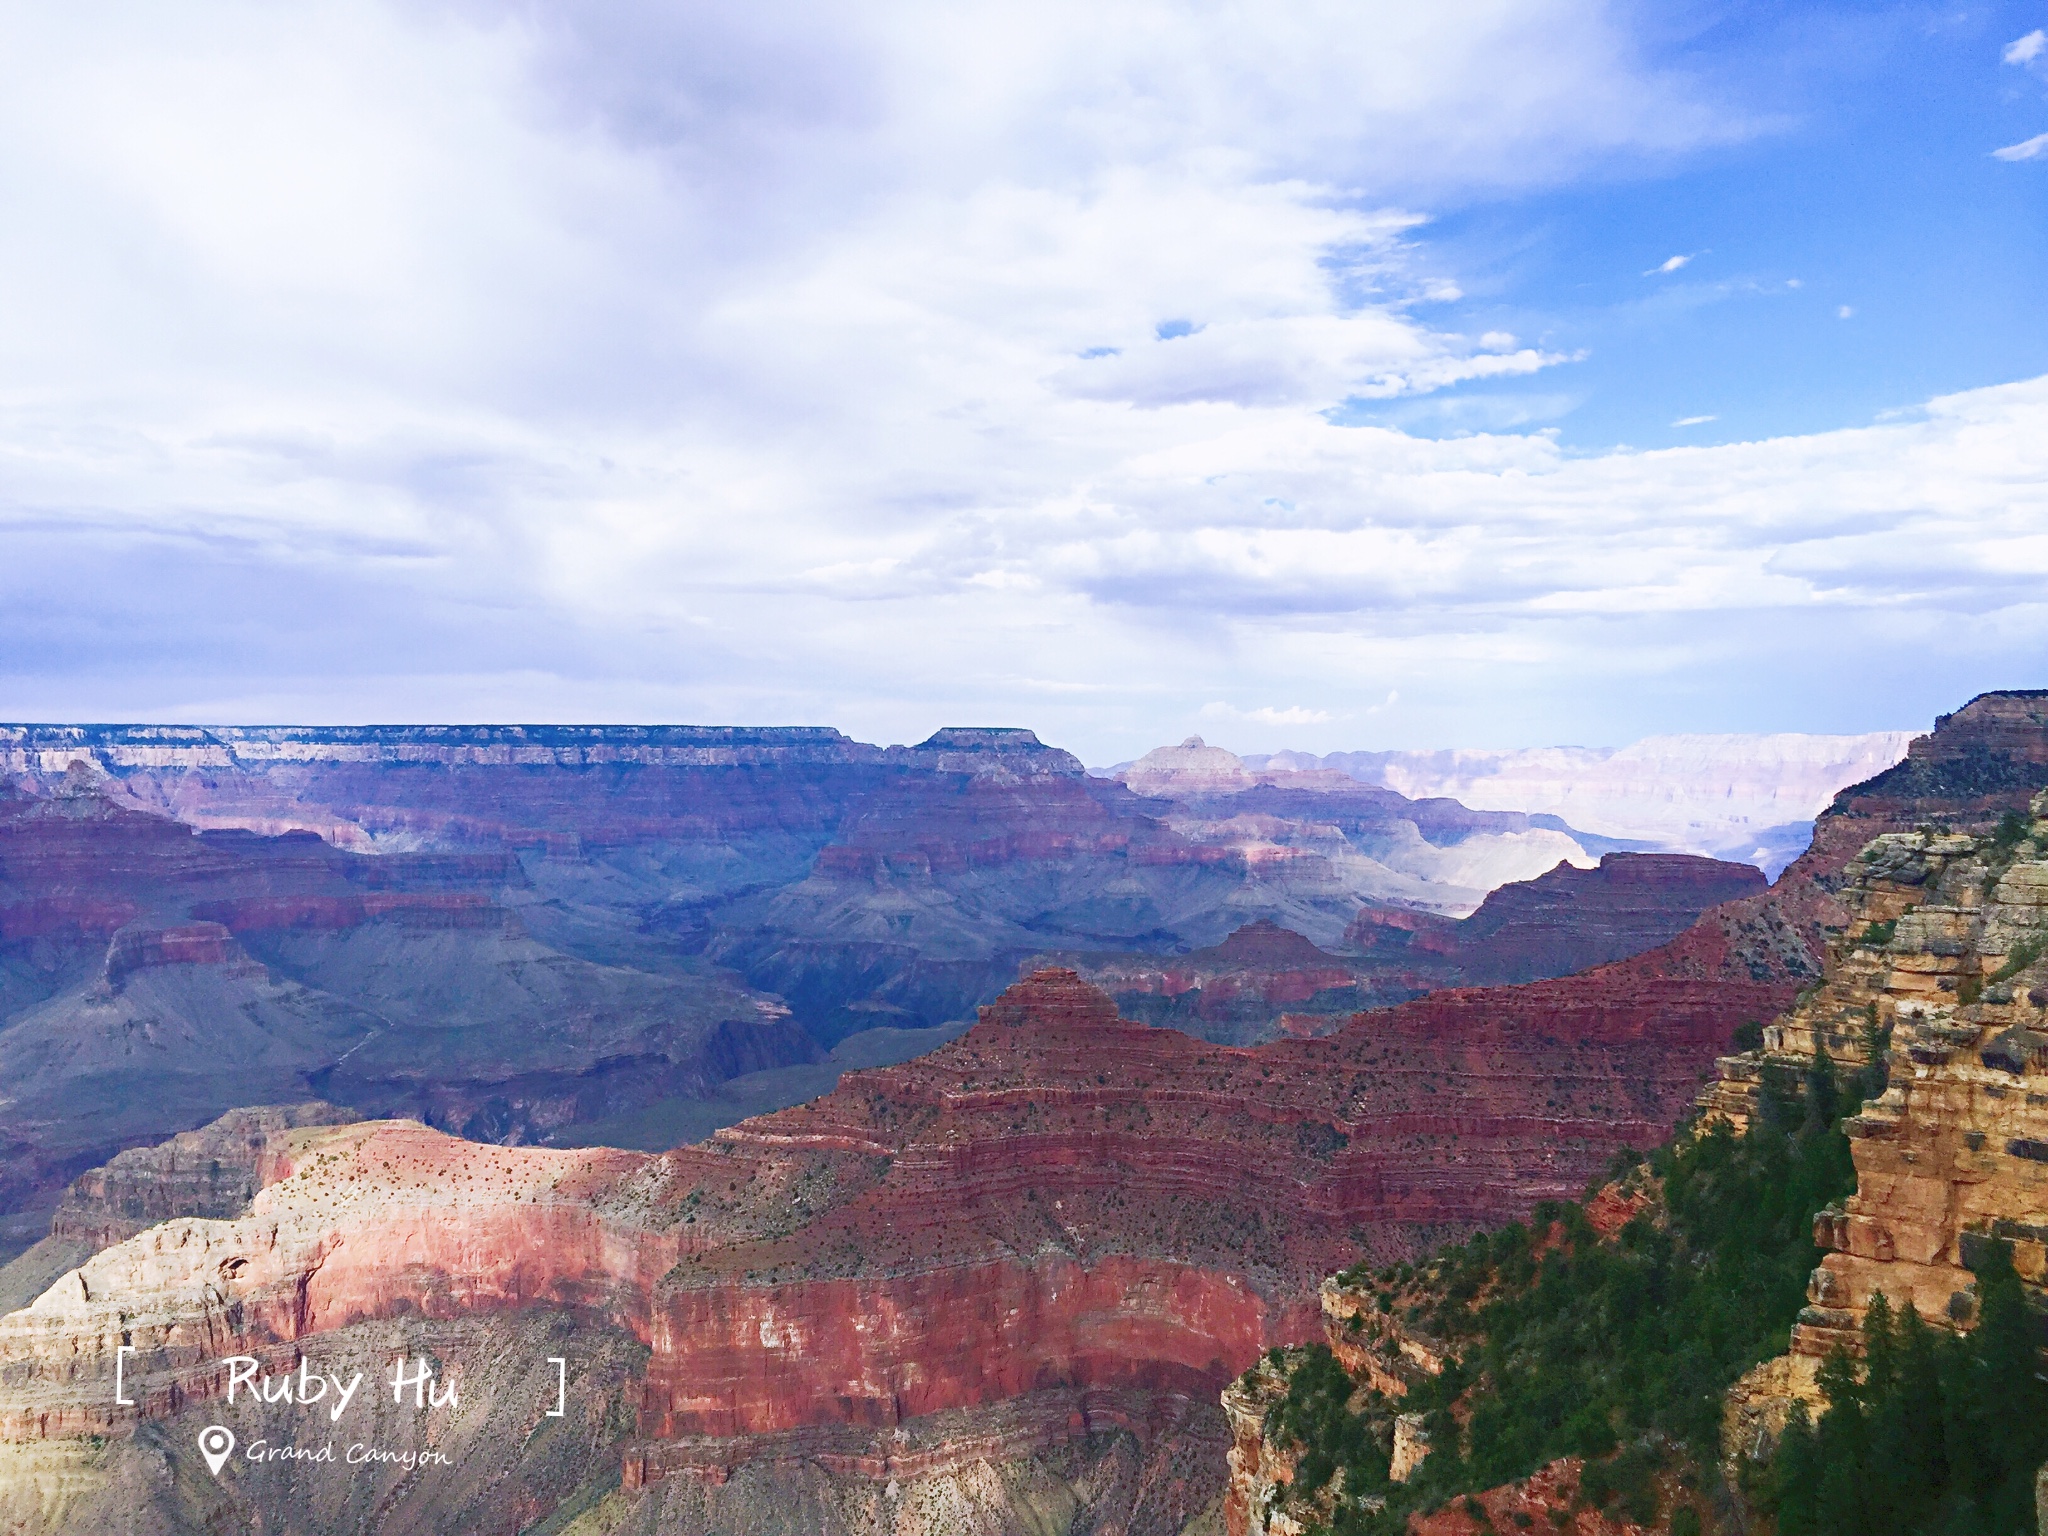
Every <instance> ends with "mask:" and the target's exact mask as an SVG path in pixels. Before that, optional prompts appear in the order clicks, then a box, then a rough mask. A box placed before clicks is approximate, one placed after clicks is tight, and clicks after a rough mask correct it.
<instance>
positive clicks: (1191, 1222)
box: [4, 971, 1757, 1475]
mask: <svg viewBox="0 0 2048 1536" xmlns="http://www.w3.org/2000/svg"><path fill="white" fill-rule="evenodd" d="M1596 974H1597V973H1596ZM1660 982H1661V983H1662V984H1661V985H1660ZM1749 985H1751V986H1755V985H1757V984H1754V983H1751V984H1749ZM1547 986H1548V988H1549V990H1548V991H1547V992H1544V993H1542V994H1541V995H1540V996H1536V995H1534V994H1537V992H1538V989H1533V988H1522V989H1515V990H1512V991H1501V992H1494V993H1485V992H1472V993H1465V994H1456V995H1453V996H1452V997H1450V998H1448V999H1446V1000H1442V1001H1438V1000H1434V999H1432V1000H1429V1005H1409V1006H1407V1007H1405V1008H1401V1009H1395V1010H1391V1011H1388V1012H1385V1013H1380V1014H1367V1015H1362V1016H1360V1018H1359V1019H1358V1020H1356V1021H1355V1022H1354V1023H1353V1024H1352V1025H1351V1026H1350V1027H1349V1028H1347V1029H1346V1030H1345V1031H1343V1032H1342V1033H1341V1034H1340V1035H1337V1036H1334V1037H1331V1038H1327V1039H1320V1040H1307V1041H1298V1042H1285V1043H1279V1044H1275V1045H1271V1046H1267V1047H1264V1048H1261V1049H1258V1050H1235V1049H1230V1048H1226V1047H1219V1046H1213V1045H1208V1044H1205V1043H1204V1042H1201V1041H1198V1040H1194V1039H1191V1038H1190V1037H1188V1036H1185V1035H1182V1034H1179V1033H1177V1032H1174V1031H1168V1030H1155V1029H1149V1028H1146V1027H1144V1026H1141V1025H1135V1024H1131V1023H1129V1022H1128V1021H1125V1020H1122V1019H1120V1018H1119V1017H1118V1016H1117V1015H1116V1012H1115V1010H1114V1008H1113V1007H1112V1006H1111V1004H1110V1003H1109V1001H1108V999H1107V998H1105V997H1104V996H1103V995H1102V994H1101V993H1099V992H1097V991H1095V990H1094V989H1092V988H1090V987H1088V986H1086V985H1085V984H1083V983H1081V982H1080V981H1079V980H1078V978H1076V977H1075V976H1074V975H1073V974H1072V973H1071V972H1056V971H1055V972H1044V973H1040V974H1039V975H1038V976H1035V977H1034V978H1032V979H1031V980H1030V981H1029V982H1026V983H1020V984H1019V985H1018V986H1016V987H1014V988H1012V989H1011V990H1010V991H1009V992H1008V993H1006V994H1005V995H1004V997H1003V998H1002V999H1001V1000H1000V1001H999V1002H998V1003H996V1004H994V1005H992V1006H990V1007H989V1008H988V1009H986V1010H984V1014H983V1018H982V1021H981V1022H980V1023H979V1024H978V1025H977V1026H976V1027H975V1028H974V1029H973V1030H972V1031H970V1032H969V1033H968V1034H967V1035H965V1036H963V1037H962V1038H961V1039H959V1040H958V1041H956V1042H954V1043H953V1044H952V1045H950V1046H947V1047H945V1048H943V1049H942V1050H940V1051H938V1052H935V1053H934V1054H933V1055H931V1056H929V1057H925V1058H922V1059H920V1060H919V1061H916V1062H912V1063H907V1064H905V1065H903V1066H898V1067H890V1068H882V1069H878V1070H875V1071H869V1072H859V1073H850V1074H848V1075H847V1076H846V1077H845V1078H844V1079H843V1080H842V1083H841V1086H840V1088H839V1089H838V1091H836V1092H835V1093H833V1094H831V1095H828V1096H827V1097H825V1098H824V1099H821V1100H818V1101H816V1102H814V1103H812V1104H809V1105H805V1106H802V1107H800V1108H797V1109H792V1110H785V1111H782V1112H780V1113H778V1114H775V1115H770V1116H765V1117H762V1118H760V1119H757V1120H754V1121H750V1122H747V1123H746V1124H745V1125H744V1126H742V1127H737V1128H735V1129H733V1130H731V1131H726V1132H721V1133H719V1135H718V1136H717V1137H715V1138H714V1140H713V1141H712V1142H710V1143H708V1144H705V1145H703V1146H700V1147H694V1148H680V1149H678V1150H676V1151H674V1152H671V1153H668V1154H664V1155H662V1156H660V1157H647V1156H642V1155H638V1154H627V1153H609V1152H591V1153H574V1154H571V1153H551V1152H541V1151H531V1150H527V1151H513V1150H505V1149H493V1148H485V1147H477V1146H474V1145H471V1144H467V1143H463V1142H458V1141H454V1140H452V1139H450V1138H446V1137H443V1136H440V1135H438V1134H436V1133H433V1132H430V1131H427V1130H425V1129H423V1128H420V1127H409V1126H405V1125H394V1124H382V1123H377V1124H368V1125H352V1126H344V1127H340V1128H326V1127H320V1128H313V1129H309V1130H303V1131H295V1132H292V1133H291V1136H292V1138H293V1139H292V1146H293V1149H294V1150H293V1151H292V1154H291V1156H290V1157H289V1158H288V1159H279V1160H277V1161H275V1163H274V1165H272V1171H273V1172H276V1173H279V1174H281V1175H282V1176H281V1177H280V1179H279V1181H278V1182H276V1183H274V1184H272V1185H271V1186H270V1187H269V1188H267V1189H265V1190H264V1191H263V1192H262V1193H261V1194H259V1195H258V1196H257V1197H256V1198H255V1201H254V1202H253V1205H252V1207H251V1210H250V1213H249V1215H248V1216H246V1217H243V1218H241V1219H239V1220H237V1221H233V1222H220V1221H204V1220H190V1219H181V1220H178V1221H173V1222H169V1223H167V1224H165V1225H163V1226H159V1227H156V1228H153V1229H151V1230H150V1231H149V1232H146V1233H144V1234H142V1235H141V1236H139V1237H136V1238H134V1239H131V1240H130V1241H128V1242H127V1243H124V1244H122V1245H120V1246H118V1247H116V1248H113V1249H110V1250H108V1251H107V1252H106V1253H103V1254H101V1255H100V1256H99V1257H98V1258H97V1259H95V1260H93V1261H92V1262H91V1263H89V1264H88V1265H87V1266H86V1267H85V1269H84V1270H83V1271H81V1273H80V1278H79V1279H78V1280H77V1281H76V1282H70V1281H67V1282H63V1283H60V1284H59V1285H58V1286H57V1287H56V1288H55V1289H54V1290H53V1291H52V1292H51V1293H50V1294H49V1295H48V1296H46V1297H44V1298H43V1300H42V1301H40V1302H39V1303H38V1304H37V1306H36V1308H35V1309H33V1310H32V1311H31V1312H28V1313H23V1314H17V1316H16V1317H15V1318H14V1319H11V1320H10V1321H9V1323H8V1325H7V1331H6V1332H5V1334H4V1350H5V1352H6V1353H7V1355H8V1358H9V1359H10V1360H11V1361H13V1362H14V1364H12V1365H9V1366H7V1367H6V1368H8V1369H11V1370H24V1369H25V1370H26V1371H27V1373H28V1375H29V1376H30V1377H32V1378H33V1380H34V1382H35V1384H36V1388H37V1390H36V1391H35V1392H33V1393H31V1394H30V1402H29V1405H28V1406H26V1407H25V1408H24V1409H23V1410H22V1412H21V1413H20V1414H18V1415H17V1416H16V1417H15V1418H14V1419H12V1420H10V1421H8V1422H9V1432H11V1433H14V1434H16V1435H20V1434H51V1433H75V1432H80V1431H83V1430H87V1429H93V1428H105V1427H107V1426H108V1425H109V1423H110V1422H113V1421H112V1420H110V1416H109V1413H108V1410H107V1408H106V1407H105V1405H104V1401H103V1399H104V1394H101V1393H97V1392H96V1391H93V1392H92V1393H91V1394H90V1395H91V1398H92V1400H91V1401H82V1400H80V1396H81V1395H80V1393H79V1391H78V1389H79V1388H80V1387H82V1386H88V1385H91V1386H96V1378H94V1377H92V1375H91V1372H90V1370H83V1371H82V1370H81V1368H80V1362H85V1363H86V1364H87V1365H90V1364H91V1363H92V1362H95V1361H98V1360H99V1359H100V1353H101V1351H102V1350H104V1349H105V1348H107V1347H110V1344H111V1341H112V1340H113V1339H114V1338H116V1337H117V1336H119V1334H120V1333H121V1332H122V1331H124V1330H125V1332H126V1333H127V1335H128V1336H129V1337H131V1338H134V1339H136V1340H137V1341H138V1342H141V1343H142V1344H143V1346H144V1354H143V1355H142V1357H141V1360H140V1362H139V1363H138V1366H137V1368H138V1370H139V1371H141V1372H143V1374H144V1375H145V1376H146V1377H148V1381H149V1385H148V1386H147V1387H146V1389H145V1390H146V1391H148V1392H150V1393H153V1394H155V1395H154V1396H153V1397H150V1398H147V1399H146V1401H150V1402H155V1403H157V1404H158V1405H159V1406H169V1405H175V1404H176V1403H178V1402H182V1401H184V1400H186V1399H187V1398H189V1397H190V1396H191V1395H192V1394H193V1393H194V1392H200V1393H203V1392H204V1391H205V1390H206V1379H205V1372H204V1370H203V1369H202V1368H201V1367H202V1364H203V1362H204V1361H205V1360H208V1359H212V1358H216V1357H217V1356H218V1355H219V1354H221V1353H223V1352H225V1350H226V1342H227V1341H228V1340H229V1339H230V1338H232V1339H233V1340H236V1341H239V1343H240V1344H242V1345H244V1346H246V1347H249V1348H250V1349H252V1350H254V1349H258V1348H262V1347H266V1344H267V1342H275V1343H286V1342H289V1341H292V1340H296V1339H299V1338H302V1337H304V1336H305V1335H307V1334H308V1333H312V1332H317V1331H320V1330H323V1329H332V1328H338V1327H343V1326H347V1325H349V1324H351V1323H354V1322H356V1321H359V1320H362V1319H365V1318H373V1317H377V1316H388V1315H392V1314H393V1313H395V1312H399V1311H413V1312H419V1313H422V1314H425V1315H428V1316H454V1315H458V1314H460V1313H464V1312H468V1311H472V1310H475V1309H478V1308H486V1309H487V1308H493V1307H507V1306H522V1305H533V1304H550V1305H580V1306H590V1307H596V1308H599V1309H601V1310H602V1311H603V1312H604V1313H606V1314H607V1315H609V1316H610V1317H612V1318H613V1319H614V1320H616V1321H618V1322H621V1323H623V1324H625V1325H626V1326H628V1327H629V1328H631V1329H632V1330H633V1331H634V1332H635V1333H636V1334H638V1335H639V1336H641V1337H643V1338H645V1339H646V1340H647V1341H648V1343H649V1344H650V1345H651V1347H652V1350H653V1354H652V1357H651V1359H650V1361H649V1364H648V1367H647V1372H646V1379H645V1390H644V1398H643V1404H642V1426H643V1431H644V1432H646V1433H648V1434H649V1435H651V1436H654V1437H657V1438H666V1437H675V1436H694V1437H702V1436H713V1437H723V1438H731V1437H736V1436H737V1437H744V1436H749V1435H763V1434H779V1433H786V1432H793V1431H796V1430H800V1429H805V1428H807V1427H816V1426H820V1425H831V1424H842V1425H847V1426H852V1427H863V1426H865V1427H868V1428H887V1427H889V1426H894V1425H898V1424H900V1423H902V1422H904V1421H906V1420H909V1419H915V1418H921V1417H925V1416H928V1415H931V1414H934V1413H939V1412H945V1411H949V1410H955V1409H967V1408H976V1407H985V1406H988V1405H991V1404H996V1403H1001V1402H1004V1401H1008V1400H1010V1399H1013V1398H1017V1397H1019V1396H1022V1395H1025V1394H1028V1393H1030V1392H1033V1391H1038V1390H1045V1389H1050V1388H1059V1389H1062V1390H1080V1391H1095V1390H1100V1391H1109V1392H1117V1391H1141V1392H1151V1393H1166V1394H1179V1395H1182V1396H1185V1395H1188V1394H1201V1393H1208V1392H1213V1391H1215V1390H1216V1389H1217V1388H1219V1387H1220V1386H1221V1385H1222V1384H1223V1383H1224V1382H1225V1381H1227V1380H1229V1379H1230V1378H1231V1377H1232V1376H1233V1375H1235V1374H1236V1373H1237V1372H1239V1371H1241V1370H1242V1369H1243V1368H1244V1366H1245V1365H1246V1364H1247V1363H1249V1361H1250V1360H1251V1359H1252V1358H1253V1357H1254V1356H1255V1355H1256V1354H1257V1353H1258V1352H1259V1351H1260V1350H1261V1349H1262V1348H1264V1347H1265V1346H1267V1345H1269V1344H1271V1343H1274V1342H1282V1341H1295V1340H1298V1339H1300V1338H1303V1337H1306V1336H1307V1335H1308V1334H1309V1333H1310V1332H1312V1331H1313V1329H1314V1328H1315V1327H1316V1326H1317V1321H1316V1320H1317V1316H1318V1313H1317V1306H1316V1283H1317V1281H1318V1279H1319V1278H1320V1276H1321V1275H1322V1274H1324V1273H1325V1272H1327V1271H1328V1270H1330V1269H1332V1268H1335V1267H1337V1266H1338V1265H1339V1264H1341V1263H1344V1262H1347V1261H1349V1260H1350V1259H1352V1258H1354V1257H1356V1256H1358V1254H1359V1253H1360V1252H1361V1250H1363V1251H1366V1252H1369V1253H1371V1254H1372V1255H1374V1256H1375V1257H1376V1258H1392V1257H1397V1256H1403V1255H1412V1254H1414V1253H1416V1252H1418V1251H1419V1250H1420V1249H1422V1248H1424V1247H1427V1246H1429V1245H1431V1244H1432V1243H1433V1242H1434V1241H1435V1240H1437V1239H1438V1238H1440V1237H1442V1236H1444V1235H1446V1234H1448V1233H1450V1232H1454V1231H1458V1230H1463V1229H1466V1228H1469V1227H1470V1226H1472V1225H1474V1224H1476V1223H1479V1222H1485V1221H1492V1220H1499V1219H1502V1218H1504V1217H1506V1216H1509V1215H1516V1214H1521V1213H1523V1212H1525V1211H1526V1209H1527V1208H1528V1206H1529V1205H1531V1204H1533V1203H1534V1202H1535V1201H1536V1200H1538V1199H1541V1198H1545V1197H1549V1196H1554V1195H1558V1194H1565V1193H1571V1192H1575V1191H1576V1190H1577V1189H1578V1188H1580V1187H1581V1186H1582V1185H1583V1183H1584V1182H1585V1179H1586V1176H1587V1174H1588V1173H1589V1172H1591V1171H1592V1170H1593V1169H1594V1168H1596V1167H1598V1166H1599V1165H1600V1164H1601V1163H1602V1162H1604V1161H1605V1160H1606V1158H1607V1156H1608V1155H1609V1154H1610V1153H1611V1151H1612V1150H1613V1149H1614V1148H1615V1147H1616V1146H1618V1145H1621V1144H1623V1143H1634V1144H1637V1145H1641V1144H1644V1143H1647V1142H1649V1141H1652V1140H1655V1139H1657V1138H1659V1137H1661V1136H1663V1135H1665V1134H1666V1133H1667V1132H1668V1129H1669V1125H1670V1122H1671V1119H1672V1118H1673V1116H1674V1115H1675V1113H1676V1112H1677V1110H1678V1108H1679V1107H1681V1106H1682V1105H1683V1104H1685V1103H1686V1102H1687V1101H1688V1099H1689V1097H1690V1095H1691V1093H1692V1091H1693V1090H1694V1088H1695V1087H1696V1080H1697V1075H1698V1067H1699V1065H1700V1063H1702V1062H1703V1061H1705V1060H1706V1059H1708V1058H1709V1057H1710V1056H1711V1055H1712V1053H1713V1051H1714V1050H1716V1049H1717V1048H1719V1046H1720V1044H1721V1042H1722V1040H1723V1039H1725V1036H1726V1033H1727V1031H1728V1030H1730V1029H1731V1028H1732V1027H1733V1025H1734V1023H1735V1022H1736V1014H1738V1013H1739V1012H1740V1011H1741V1007H1740V1005H1738V1006H1737V1007H1736V1008H1735V1009H1734V1010H1733V1011H1731V1009H1730V1007H1729V1001H1730V995H1733V996H1741V995H1743V994H1742V988H1741V986H1740V985H1737V986H1736V987H1735V988H1733V989H1732V992H1731V989H1729V988H1726V987H1724V988H1723V992H1724V993H1725V994H1729V995H1721V996H1716V995H1715V994H1714V989H1713V988H1712V987H1711V986H1704V985H1702V984H1701V980H1700V979H1699V978H1696V977H1690V976H1687V977H1681V978H1679V979H1678V980H1676V981H1675V982H1672V981H1668V980H1666V979H1664V978H1659V977H1656V976H1654V975H1653V976H1650V977H1647V978H1643V979H1641V982H1640V986H1639V989H1638V990H1637V992H1635V993H1634V994H1633V995H1631V996H1629V997H1628V998H1627V999H1625V1000H1623V1001H1618V1002H1617V1001H1612V1000H1602V999H1599V998H1597V997H1582V998H1580V999H1578V1000H1577V1006H1567V1004H1570V1003H1571V1002H1572V990H1571V988H1570V986H1569V985H1568V984H1564V983H1551V984H1547ZM67 1285H70V1286H72V1287H73V1289H72V1290H69V1291H67V1289H66V1286H67ZM137 1291H140V1292H141V1293H142V1299H141V1301H140V1303H138V1298H137V1296H136V1295H135V1293H136V1292H137ZM109 1309H112V1310H109ZM117 1315H118V1317H119V1319H120V1320H121V1321H120V1322H119V1323H118V1324H117V1323H116V1321H115V1318H116V1316H117ZM151 1318H154V1319H156V1320H155V1321H149V1320H148V1319H151ZM89 1339H97V1340H98V1341H99V1342H98V1343H97V1344H89V1343H84V1342H83V1341H84V1340H89ZM60 1340H61V1341H63V1342H62V1343H61V1346H60V1345H59V1343H58V1341H60ZM60 1348H61V1358H62V1359H63V1360H65V1361H68V1362H70V1363H69V1364H67V1365H65V1366H62V1367H58V1366H56V1365H55V1364H54V1363H52V1362H53V1360H54V1358H56V1357H53V1355H52V1353H51V1352H52V1351H53V1350H60ZM195 1371H196V1372H197V1373H198V1375H197V1377H195V1374H194V1373H195ZM174 1383H181V1384H179V1385H176V1386H175V1387H174V1385H173V1384H174ZM649 1465H650V1466H655V1467H658V1465H659V1458H658V1457H657V1458H655V1459H654V1460H653V1461H651V1462H650V1463H649ZM648 1475H653V1474H652V1473H650V1474H648Z"/></svg>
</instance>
